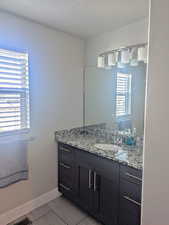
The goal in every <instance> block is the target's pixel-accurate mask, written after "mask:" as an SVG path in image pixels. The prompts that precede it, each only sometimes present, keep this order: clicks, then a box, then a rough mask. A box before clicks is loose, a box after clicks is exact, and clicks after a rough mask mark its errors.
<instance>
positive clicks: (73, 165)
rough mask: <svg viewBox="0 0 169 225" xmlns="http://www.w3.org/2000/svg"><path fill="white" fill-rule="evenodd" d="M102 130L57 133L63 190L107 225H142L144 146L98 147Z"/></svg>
mask: <svg viewBox="0 0 169 225" xmlns="http://www.w3.org/2000/svg"><path fill="white" fill-rule="evenodd" d="M101 130H102V136H101V135H100V130H99V132H98V129H97V130H94V131H92V133H91V130H90V131H89V132H87V134H81V129H80V128H78V129H72V130H65V131H60V132H56V133H55V138H56V141H57V143H58V187H59V191H60V192H61V193H62V194H63V195H64V196H65V197H66V198H68V199H69V200H71V201H73V202H74V203H75V204H77V205H78V206H80V207H81V208H82V209H84V210H85V211H86V212H87V213H89V214H90V215H92V216H93V217H95V218H96V219H97V220H98V221H100V222H101V223H103V224H105V225H140V212H141V189H142V149H138V148H136V147H135V148H133V147H126V146H122V147H121V148H119V150H118V151H113V150H112V151H107V150H104V149H102V150H101V149H97V148H96V147H95V146H96V143H98V142H101V143H103V141H104V142H105V141H106V143H107V142H108V141H110V140H108V139H106V140H104V139H105V135H103V133H105V131H103V130H104V129H101ZM96 133H97V134H98V133H99V135H96ZM106 137H107V136H106ZM109 138H110V136H109Z"/></svg>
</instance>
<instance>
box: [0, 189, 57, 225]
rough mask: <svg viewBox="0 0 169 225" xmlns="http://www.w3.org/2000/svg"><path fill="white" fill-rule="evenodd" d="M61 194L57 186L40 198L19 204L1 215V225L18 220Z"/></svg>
mask: <svg viewBox="0 0 169 225" xmlns="http://www.w3.org/2000/svg"><path fill="white" fill-rule="evenodd" d="M59 196H60V193H59V192H58V189H57V188H56V189H53V190H52V191H49V192H47V193H45V194H43V195H41V196H39V197H38V198H35V199H33V200H31V201H29V202H26V203H25V204H23V205H21V206H18V207H17V208H15V209H12V210H9V211H8V212H6V213H4V214H1V215H0V225H7V224H8V223H11V222H12V221H15V220H17V219H18V218H20V217H22V216H24V215H26V214H28V213H29V212H31V211H32V210H34V209H36V208H38V207H40V206H42V205H44V204H46V203H48V202H50V201H52V200H53V199H55V198H57V197H59Z"/></svg>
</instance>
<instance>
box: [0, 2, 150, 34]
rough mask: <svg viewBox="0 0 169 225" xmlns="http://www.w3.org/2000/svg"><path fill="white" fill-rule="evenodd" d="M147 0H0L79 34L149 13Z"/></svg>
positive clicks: (5, 7)
mask: <svg viewBox="0 0 169 225" xmlns="http://www.w3.org/2000/svg"><path fill="white" fill-rule="evenodd" d="M148 2H149V1H148V0H0V9H3V10H6V11H8V12H12V13H14V14H16V15H19V16H23V17H25V18H28V19H31V20H34V21H36V22H39V23H42V24H46V25H49V26H52V27H54V28H57V29H59V30H62V31H65V32H69V33H71V34H74V35H78V36H80V37H83V38H85V37H90V36H94V35H97V34H100V33H103V32H108V31H112V30H113V29H117V28H118V27H122V26H124V25H126V24H129V23H132V22H134V21H136V20H139V19H141V18H143V17H146V16H148Z"/></svg>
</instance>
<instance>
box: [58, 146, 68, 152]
mask: <svg viewBox="0 0 169 225" xmlns="http://www.w3.org/2000/svg"><path fill="white" fill-rule="evenodd" d="M60 150H62V151H64V152H71V151H70V150H69V149H67V148H63V147H60Z"/></svg>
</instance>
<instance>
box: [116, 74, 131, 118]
mask: <svg viewBox="0 0 169 225" xmlns="http://www.w3.org/2000/svg"><path fill="white" fill-rule="evenodd" d="M130 114H131V74H125V73H117V87H116V116H117V117H120V116H128V115H130Z"/></svg>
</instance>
